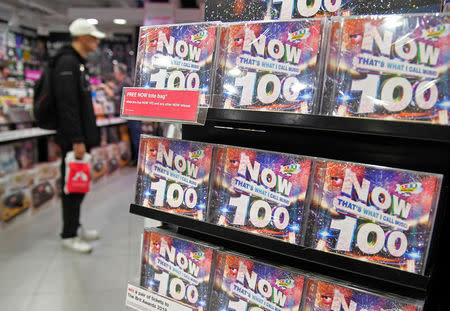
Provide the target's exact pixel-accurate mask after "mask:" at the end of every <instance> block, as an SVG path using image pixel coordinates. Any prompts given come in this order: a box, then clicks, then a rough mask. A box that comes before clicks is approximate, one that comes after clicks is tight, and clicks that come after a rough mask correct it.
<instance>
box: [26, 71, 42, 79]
mask: <svg viewBox="0 0 450 311" xmlns="http://www.w3.org/2000/svg"><path fill="white" fill-rule="evenodd" d="M41 75H42V71H41V70H31V69H25V80H28V81H37V80H39V78H40V77H41Z"/></svg>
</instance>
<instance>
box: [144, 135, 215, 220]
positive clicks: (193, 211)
mask: <svg viewBox="0 0 450 311" xmlns="http://www.w3.org/2000/svg"><path fill="white" fill-rule="evenodd" d="M141 144H143V146H144V147H141V148H140V152H144V153H145V155H144V156H142V157H141V156H140V162H141V163H140V164H139V172H140V175H138V180H137V191H136V192H137V193H138V194H139V195H140V196H141V197H140V198H137V202H138V204H140V205H143V206H146V207H152V208H156V209H161V210H164V211H166V212H169V213H175V214H179V215H182V216H188V217H193V218H195V219H198V220H205V217H206V204H207V199H208V192H209V174H210V169H211V158H212V152H213V147H212V145H211V144H205V143H199V142H193V141H184V140H175V139H165V138H160V137H153V136H146V135H142V136H141Z"/></svg>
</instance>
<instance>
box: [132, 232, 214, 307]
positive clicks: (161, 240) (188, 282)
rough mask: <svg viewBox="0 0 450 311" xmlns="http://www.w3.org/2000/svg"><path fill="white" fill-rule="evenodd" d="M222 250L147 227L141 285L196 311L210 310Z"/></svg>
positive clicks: (143, 247)
mask: <svg viewBox="0 0 450 311" xmlns="http://www.w3.org/2000/svg"><path fill="white" fill-rule="evenodd" d="M218 249H219V248H217V247H215V246H212V245H209V244H206V243H200V242H197V241H194V240H191V239H188V238H186V237H183V236H181V235H178V234H175V233H172V232H169V231H165V230H161V229H157V228H152V229H148V228H147V229H145V231H144V238H143V245H142V250H143V252H142V269H141V282H140V283H141V286H143V287H145V288H148V289H149V290H151V291H153V292H156V293H158V294H159V295H161V296H164V297H168V298H170V299H173V300H175V301H176V302H179V303H181V304H185V305H188V306H190V307H191V308H193V310H196V311H203V310H208V305H209V303H210V302H209V301H210V296H211V286H212V277H213V271H214V266H215V262H216V252H217V250H218Z"/></svg>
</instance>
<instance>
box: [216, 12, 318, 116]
mask: <svg viewBox="0 0 450 311" xmlns="http://www.w3.org/2000/svg"><path fill="white" fill-rule="evenodd" d="M324 26H325V19H302V20H296V21H285V22H246V23H231V24H227V25H225V26H224V27H222V33H221V45H220V49H219V55H220V57H219V73H218V75H217V77H216V85H217V87H216V91H215V93H216V94H217V95H216V96H215V103H214V106H216V107H218V108H227V109H248V110H263V111H264V110H268V111H283V112H296V113H313V112H316V111H317V105H316V102H318V101H319V98H320V77H321V74H320V73H321V70H320V68H321V66H320V63H321V60H322V59H321V57H320V55H321V54H319V51H320V49H321V42H322V34H323V33H325V31H324ZM216 98H217V99H216Z"/></svg>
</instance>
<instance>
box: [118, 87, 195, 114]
mask: <svg viewBox="0 0 450 311" xmlns="http://www.w3.org/2000/svg"><path fill="white" fill-rule="evenodd" d="M198 98H199V92H198V91H194V90H154V89H140V88H123V95H122V111H121V113H122V116H124V117H125V116H128V117H130V116H133V117H138V118H140V117H149V118H152V119H153V120H159V119H161V120H164V119H167V120H172V119H176V120H183V121H192V122H195V121H196V120H197V112H198Z"/></svg>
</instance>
